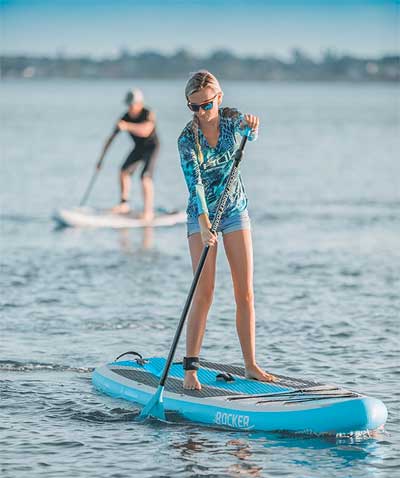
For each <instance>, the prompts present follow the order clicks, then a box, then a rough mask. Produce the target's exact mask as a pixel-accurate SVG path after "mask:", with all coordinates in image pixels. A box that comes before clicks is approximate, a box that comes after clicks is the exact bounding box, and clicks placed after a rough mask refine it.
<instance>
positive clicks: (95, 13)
mask: <svg viewBox="0 0 400 478" xmlns="http://www.w3.org/2000/svg"><path fill="white" fill-rule="evenodd" d="M399 9H400V0H347V1H345V0H336V1H321V0H320V1H317V0H304V1H299V0H297V1H296V0H246V1H244V0H230V1H227V0H171V1H169V0H142V1H136V0H0V21H1V37H0V40H1V45H2V46H1V53H2V54H34V55H49V56H54V55H57V54H63V55H65V56H68V57H70V56H79V55H90V56H94V57H97V58H102V57H112V56H116V55H118V54H119V52H120V51H121V49H125V50H128V51H131V52H138V51H144V50H156V51H159V52H161V53H164V54H172V53H173V52H175V51H176V50H178V49H181V48H185V49H187V50H189V51H191V52H193V53H194V54H200V55H206V54H207V53H209V52H210V51H214V50H217V49H218V50H220V49H224V50H230V51H232V52H233V53H235V54H238V55H241V56H244V55H246V56H255V57H260V56H264V55H274V56H278V57H282V58H285V57H288V56H289V54H290V51H291V50H292V49H293V48H300V49H302V50H304V51H305V52H306V53H308V54H309V55H310V56H312V57H314V58H318V57H320V55H321V54H322V52H324V51H326V50H327V49H330V50H333V51H335V52H336V53H338V54H345V53H351V54H354V55H356V56H362V57H377V56H381V55H384V54H394V53H398V52H399V50H400V45H399Z"/></svg>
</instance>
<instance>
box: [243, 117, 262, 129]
mask: <svg viewBox="0 0 400 478" xmlns="http://www.w3.org/2000/svg"><path fill="white" fill-rule="evenodd" d="M244 119H245V121H246V123H247V125H248V126H249V128H251V129H252V131H256V130H257V129H258V127H259V126H260V120H259V118H258V117H257V116H254V115H248V114H247V115H244Z"/></svg>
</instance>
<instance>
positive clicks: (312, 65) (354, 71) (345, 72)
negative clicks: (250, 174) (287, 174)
mask: <svg viewBox="0 0 400 478" xmlns="http://www.w3.org/2000/svg"><path fill="white" fill-rule="evenodd" d="M0 65H1V70H0V78H1V79H7V78H26V79H35V78H54V79H56V78H57V79H62V78H65V79H89V80H95V79H171V80H173V79H186V78H187V77H188V75H189V73H190V72H192V71H196V70H199V69H205V68H206V69H209V70H211V71H212V72H213V73H214V74H216V75H217V76H218V77H219V78H221V79H222V80H232V81H249V80H250V81H257V82H259V81H262V82H274V83H278V82H305V83H311V82H320V83H323V82H347V83H348V82H351V83H368V82H372V83H376V82H385V83H386V82H398V81H400V55H391V56H383V57H381V58H375V59H371V58H357V57H354V56H350V55H345V56H338V55H336V54H334V53H332V52H329V51H328V52H326V53H325V54H324V55H323V57H322V58H321V60H318V61H316V60H313V59H311V58H310V57H309V56H307V55H306V54H305V53H304V52H302V51H300V50H293V52H292V58H291V59H290V60H287V61H284V60H281V59H278V58H275V57H271V56H269V57H264V58H259V57H257V58H255V57H254V58H253V57H238V56H235V55H233V54H232V53H230V52H229V51H215V52H213V53H210V55H208V56H206V57H200V56H195V55H193V54H191V53H190V52H188V51H186V50H180V51H177V52H176V53H175V54H173V55H170V56H167V55H163V54H160V53H157V52H149V51H148V52H142V53H136V54H131V53H127V52H121V54H120V55H119V56H118V57H117V58H108V59H107V58H106V59H94V58H90V57H75V58H65V57H63V56H58V57H44V56H27V55H2V56H0Z"/></svg>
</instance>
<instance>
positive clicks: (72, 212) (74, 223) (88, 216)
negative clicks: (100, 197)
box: [53, 207, 186, 229]
mask: <svg viewBox="0 0 400 478" xmlns="http://www.w3.org/2000/svg"><path fill="white" fill-rule="evenodd" d="M53 219H54V220H55V221H56V222H57V223H58V225H59V226H63V227H108V228H113V229H124V228H135V227H147V226H151V227H162V226H174V225H175V224H181V223H184V222H186V213H185V212H184V211H166V210H158V211H156V214H155V217H154V219H153V220H152V221H144V220H143V219H141V218H140V217H138V214H137V213H127V214H116V213H112V212H111V211H110V210H107V209H95V208H91V207H77V208H73V209H58V210H57V211H56V212H55V213H54V214H53Z"/></svg>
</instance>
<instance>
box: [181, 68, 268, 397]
mask: <svg viewBox="0 0 400 478" xmlns="http://www.w3.org/2000/svg"><path fill="white" fill-rule="evenodd" d="M185 95H186V100H187V105H188V107H189V109H190V110H191V111H193V119H192V121H190V123H188V124H187V125H186V127H185V128H184V130H183V131H182V133H181V135H180V137H179V139H178V149H179V153H180V157H181V165H182V169H183V173H184V176H185V180H186V183H187V186H188V189H189V204H188V207H187V214H188V222H187V235H188V240H189V249H190V255H191V259H192V266H193V270H196V267H197V264H198V262H199V259H200V256H201V252H202V250H203V247H204V246H205V245H207V244H208V245H209V246H211V248H210V251H209V253H208V257H207V260H206V263H205V265H204V269H203V272H202V275H201V278H200V281H199V284H198V286H197V290H196V293H195V295H194V298H193V303H192V307H191V310H190V314H189V318H188V324H187V331H186V357H184V360H183V368H184V369H185V379H184V383H183V386H184V388H186V389H197V390H200V389H201V384H200V382H199V380H198V378H197V370H198V368H199V358H198V357H199V353H200V348H201V344H202V341H203V336H204V331H205V327H206V321H207V314H208V311H209V309H210V306H211V302H212V297H213V292H214V283H215V264H216V255H217V236H216V235H214V234H212V233H211V232H210V227H211V221H212V219H213V216H214V214H215V212H216V206H217V203H218V199H219V197H220V195H221V193H222V192H223V190H224V187H225V182H226V179H227V177H228V175H229V172H230V169H231V167H232V160H233V156H234V153H235V150H236V148H237V141H238V140H237V137H236V136H237V134H239V135H242V136H243V135H245V134H247V135H248V137H249V140H250V141H252V140H255V139H256V138H257V132H258V125H259V120H258V118H257V117H256V116H253V115H242V114H241V113H239V111H237V110H236V109H232V108H219V106H220V105H221V103H222V97H223V92H222V90H221V87H220V85H219V82H218V80H217V79H216V78H215V76H213V75H212V74H211V73H210V72H208V71H198V72H197V73H195V74H194V75H193V76H192V77H191V78H190V79H189V81H188V83H187V85H186V89H185ZM218 231H220V232H222V235H223V242H224V248H225V252H226V255H227V258H228V262H229V265H230V269H231V274H232V281H233V288H234V293H235V301H236V328H237V333H238V336H239V340H240V345H241V348H242V353H243V358H244V363H245V369H246V377H247V378H253V379H256V380H261V381H271V382H273V381H275V377H274V376H273V375H270V374H269V373H266V372H264V371H263V370H262V369H261V368H260V367H259V366H258V365H257V362H256V358H255V313H254V300H253V251H252V240H251V232H250V219H249V215H248V212H247V196H246V193H245V190H244V187H243V182H242V179H241V177H240V175H239V176H238V179H237V181H236V184H235V185H234V187H233V190H232V191H231V194H230V197H229V199H228V201H227V203H226V207H225V211H224V214H223V215H222V219H221V222H220V225H219V228H218Z"/></svg>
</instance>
